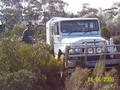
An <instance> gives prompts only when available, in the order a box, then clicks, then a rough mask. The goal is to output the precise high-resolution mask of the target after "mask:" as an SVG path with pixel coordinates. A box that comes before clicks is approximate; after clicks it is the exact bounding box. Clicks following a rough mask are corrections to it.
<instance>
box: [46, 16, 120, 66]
mask: <svg viewBox="0 0 120 90" xmlns="http://www.w3.org/2000/svg"><path fill="white" fill-rule="evenodd" d="M100 27H101V26H100V22H99V19H98V18H62V17H54V18H52V19H50V20H49V21H48V22H47V23H46V43H47V44H48V45H50V47H51V48H52V52H53V54H54V56H55V58H56V59H59V58H60V57H61V56H64V66H65V68H74V67H76V66H78V65H80V66H86V67H94V66H95V64H96V62H97V61H98V60H100V59H105V65H106V66H113V65H118V64H119V63H120V59H119V54H120V52H119V45H116V44H114V42H113V39H112V38H110V39H109V40H106V39H104V38H103V37H102V36H101V28H100ZM102 57H104V58H102Z"/></svg>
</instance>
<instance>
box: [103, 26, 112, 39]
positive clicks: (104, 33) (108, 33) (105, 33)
mask: <svg viewBox="0 0 120 90" xmlns="http://www.w3.org/2000/svg"><path fill="white" fill-rule="evenodd" d="M101 35H102V37H103V38H105V39H109V38H110V31H109V30H108V29H107V28H106V27H103V28H102V29H101Z"/></svg>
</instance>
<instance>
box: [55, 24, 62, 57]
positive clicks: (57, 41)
mask: <svg viewBox="0 0 120 90" xmlns="http://www.w3.org/2000/svg"><path fill="white" fill-rule="evenodd" d="M53 43H54V54H55V57H56V56H57V54H58V51H59V47H60V45H61V37H60V32H59V24H58V23H55V24H54V29H53Z"/></svg>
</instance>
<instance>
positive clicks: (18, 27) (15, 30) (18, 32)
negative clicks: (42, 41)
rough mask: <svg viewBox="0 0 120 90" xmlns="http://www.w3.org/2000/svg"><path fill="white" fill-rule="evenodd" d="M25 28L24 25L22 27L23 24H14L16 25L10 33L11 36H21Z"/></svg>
mask: <svg viewBox="0 0 120 90" xmlns="http://www.w3.org/2000/svg"><path fill="white" fill-rule="evenodd" d="M25 28H26V27H25V25H23V24H16V25H15V26H14V27H13V29H12V31H11V33H12V34H15V35H18V36H21V35H22V33H23V31H24V30H25Z"/></svg>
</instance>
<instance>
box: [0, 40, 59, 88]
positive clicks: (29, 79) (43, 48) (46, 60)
mask: <svg viewBox="0 0 120 90" xmlns="http://www.w3.org/2000/svg"><path fill="white" fill-rule="evenodd" d="M60 66H61V64H60V62H59V61H57V60H55V59H54V57H53V56H52V55H50V54H49V47H48V46H47V45H46V44H44V43H43V44H41V43H38V44H37V45H27V44H24V43H23V42H18V41H17V40H16V41H15V40H11V38H10V39H8V40H4V41H3V42H2V43H1V44H0V88H1V89H2V90H48V89H53V88H54V87H53V86H55V85H59V84H60V82H61V81H60V78H59V74H58V72H59V70H60ZM51 78H52V79H54V80H51ZM50 80H51V81H50ZM49 83H52V85H49Z"/></svg>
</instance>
